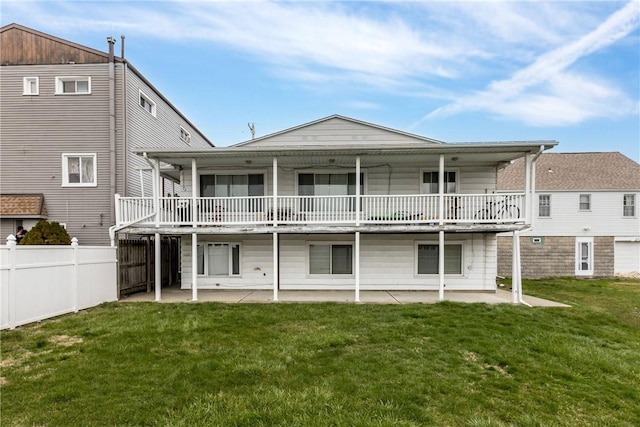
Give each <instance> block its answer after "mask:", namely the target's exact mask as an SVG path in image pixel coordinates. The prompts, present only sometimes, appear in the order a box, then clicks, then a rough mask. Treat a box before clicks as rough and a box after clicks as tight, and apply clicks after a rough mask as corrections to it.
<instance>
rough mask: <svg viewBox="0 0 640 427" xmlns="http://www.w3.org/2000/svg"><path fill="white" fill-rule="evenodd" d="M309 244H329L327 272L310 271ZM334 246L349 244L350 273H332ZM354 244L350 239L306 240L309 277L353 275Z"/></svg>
mask: <svg viewBox="0 0 640 427" xmlns="http://www.w3.org/2000/svg"><path fill="white" fill-rule="evenodd" d="M311 246H329V247H330V248H331V249H330V253H329V273H311ZM334 246H351V273H333V272H332V271H333V265H332V261H333V247H334ZM355 257H356V254H355V245H354V242H352V241H348V240H347V241H339V240H337V241H333V240H332V241H316V242H307V247H306V255H305V259H306V263H307V265H306V273H307V277H309V278H323V277H326V278H330V277H355V276H354V272H355Z"/></svg>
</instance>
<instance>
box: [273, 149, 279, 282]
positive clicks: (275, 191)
mask: <svg viewBox="0 0 640 427" xmlns="http://www.w3.org/2000/svg"><path fill="white" fill-rule="evenodd" d="M272 211H273V226H274V227H277V226H278V158H277V157H274V158H273V208H272ZM277 238H278V236H277V235H276V234H274V239H275V240H277ZM274 254H275V252H274ZM274 286H275V282H274Z"/></svg>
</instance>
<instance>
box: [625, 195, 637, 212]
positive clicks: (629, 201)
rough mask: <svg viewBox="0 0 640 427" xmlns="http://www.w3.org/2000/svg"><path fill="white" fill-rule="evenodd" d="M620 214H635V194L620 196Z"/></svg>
mask: <svg viewBox="0 0 640 427" xmlns="http://www.w3.org/2000/svg"><path fill="white" fill-rule="evenodd" d="M622 215H623V216H636V195H635V194H625V195H624V196H622Z"/></svg>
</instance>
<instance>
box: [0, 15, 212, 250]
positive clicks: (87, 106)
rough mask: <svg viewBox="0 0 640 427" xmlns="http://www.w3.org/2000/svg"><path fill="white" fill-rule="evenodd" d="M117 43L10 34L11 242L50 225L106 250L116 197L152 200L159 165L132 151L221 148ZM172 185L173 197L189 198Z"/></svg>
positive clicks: (3, 83)
mask: <svg viewBox="0 0 640 427" xmlns="http://www.w3.org/2000/svg"><path fill="white" fill-rule="evenodd" d="M114 43H115V40H113V39H112V38H109V39H108V43H107V47H108V50H109V53H105V52H101V51H99V50H95V49H92V48H89V47H86V46H81V45H78V44H76V43H73V42H70V41H66V40H63V39H60V38H57V37H54V36H51V35H48V34H44V33H41V32H39V31H35V30H32V29H30V28H26V27H23V26H21V25H17V24H10V25H7V26H5V27H2V28H0V61H1V66H0V97H1V98H2V102H1V103H0V120H1V122H0V141H1V146H0V150H1V152H2V156H0V185H1V188H0V193H2V198H1V199H0V201H1V203H2V204H1V205H0V234H1V235H2V236H3V237H6V236H8V235H9V234H11V233H15V231H16V228H17V226H18V225H23V226H24V227H25V228H27V229H29V228H31V227H32V226H33V224H35V222H36V221H37V220H38V219H48V220H49V221H57V222H60V223H62V224H64V225H65V226H66V228H67V230H68V232H69V234H70V235H71V236H74V237H77V238H78V239H79V241H80V242H81V243H82V244H86V245H106V244H108V243H109V227H110V226H112V225H113V224H114V223H115V209H114V208H115V204H114V195H115V194H121V195H123V196H142V195H150V194H151V188H152V185H151V173H150V172H149V170H150V167H149V164H148V162H146V161H145V160H144V159H143V158H141V157H140V156H137V155H133V154H132V153H131V150H132V149H135V148H139V147H150V148H151V147H153V148H162V147H173V148H175V149H179V148H184V149H189V148H195V149H202V148H206V147H211V146H212V145H213V144H211V143H210V142H209V141H208V140H207V138H206V137H205V136H204V135H202V134H201V133H200V132H199V131H198V130H197V129H196V128H195V127H194V126H193V125H192V124H191V123H190V122H189V120H187V119H186V118H185V117H184V116H183V115H182V114H181V113H180V112H179V111H178V110H177V109H176V108H175V107H174V106H173V105H172V104H171V103H170V102H169V101H168V100H167V99H166V98H165V97H164V96H162V94H160V92H158V91H157V90H156V89H155V88H154V87H153V85H151V83H150V82H149V81H147V80H146V79H145V78H144V76H143V75H142V74H141V73H140V72H138V71H137V70H136V69H135V68H134V67H133V66H132V65H131V64H130V63H129V62H128V61H126V60H125V59H123V58H122V57H117V56H115V55H114V53H113V50H114ZM122 50H124V49H122ZM143 182H145V183H144V184H143ZM162 182H163V185H164V187H165V188H164V189H163V193H164V194H167V193H171V194H174V193H176V192H178V191H179V188H178V189H176V188H175V187H174V185H173V184H171V183H170V181H167V180H163V181H162ZM36 205H38V206H36Z"/></svg>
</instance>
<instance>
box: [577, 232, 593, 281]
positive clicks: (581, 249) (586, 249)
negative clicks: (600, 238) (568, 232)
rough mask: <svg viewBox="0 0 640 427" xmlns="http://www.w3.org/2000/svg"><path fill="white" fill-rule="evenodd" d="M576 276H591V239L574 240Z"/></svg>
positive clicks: (578, 238) (580, 238) (579, 238)
mask: <svg viewBox="0 0 640 427" xmlns="http://www.w3.org/2000/svg"><path fill="white" fill-rule="evenodd" d="M576 276H593V237H577V238H576Z"/></svg>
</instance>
